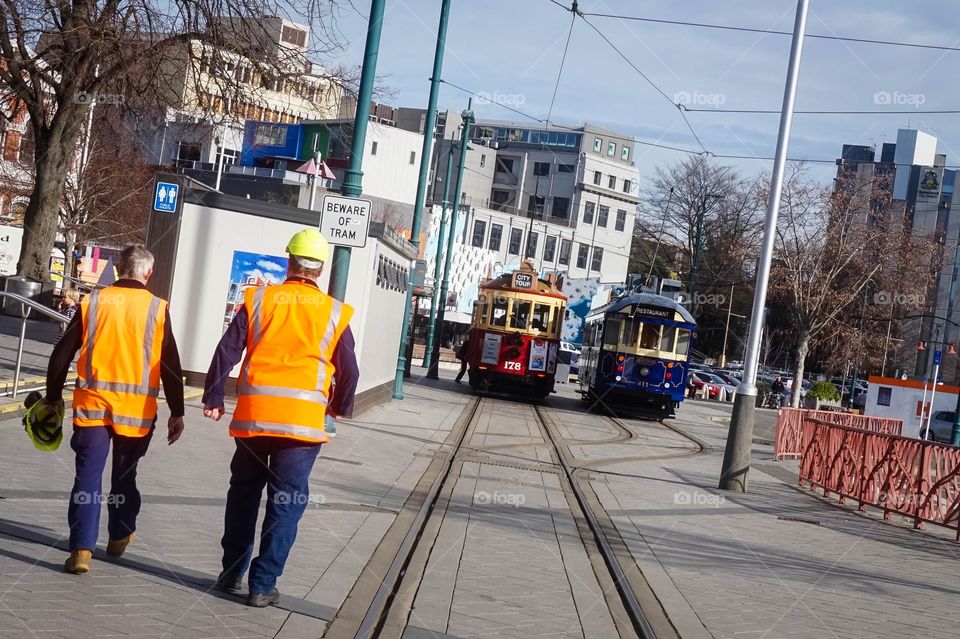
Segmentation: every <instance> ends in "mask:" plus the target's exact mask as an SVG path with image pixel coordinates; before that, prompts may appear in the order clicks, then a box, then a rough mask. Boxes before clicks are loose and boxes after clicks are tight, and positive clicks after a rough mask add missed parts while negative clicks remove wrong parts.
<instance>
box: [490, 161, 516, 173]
mask: <svg viewBox="0 0 960 639" xmlns="http://www.w3.org/2000/svg"><path fill="white" fill-rule="evenodd" d="M494 170H495V171H496V172H497V173H513V158H497V167H496V169H494Z"/></svg>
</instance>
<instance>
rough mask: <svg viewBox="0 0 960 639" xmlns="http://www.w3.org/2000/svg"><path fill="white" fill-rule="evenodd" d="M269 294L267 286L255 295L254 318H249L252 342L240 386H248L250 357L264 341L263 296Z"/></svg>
mask: <svg viewBox="0 0 960 639" xmlns="http://www.w3.org/2000/svg"><path fill="white" fill-rule="evenodd" d="M266 292H267V287H266V286H261V287H260V288H258V289H257V290H256V292H255V293H254V294H253V308H252V309H250V312H251V314H252V315H253V317H248V318H247V322H249V326H250V331H251V333H252V340H251V344H250V348H249V349H247V359H246V361H244V362H243V366H242V367H241V369H240V379H238V380H237V383H238V384H246V383H247V381H248V380H247V377H248V375H249V373H250V364H249V361H250V358H249V355H250V353H251V352H252V351H253V347H255V346H256V345H257V344H259V343H260V340H261V339H263V296H264V295H265V294H266Z"/></svg>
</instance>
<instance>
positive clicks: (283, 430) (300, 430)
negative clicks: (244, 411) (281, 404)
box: [230, 421, 326, 440]
mask: <svg viewBox="0 0 960 639" xmlns="http://www.w3.org/2000/svg"><path fill="white" fill-rule="evenodd" d="M230 430H233V431H242V432H245V433H263V434H265V435H292V436H294V437H306V438H307V439H317V440H319V439H325V438H326V436H325V435H324V431H323V429H322V428H311V427H310V426H294V425H293V424H274V423H272V422H255V421H249V422H238V421H234V422H232V423H231V424H230Z"/></svg>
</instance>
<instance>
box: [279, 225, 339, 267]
mask: <svg viewBox="0 0 960 639" xmlns="http://www.w3.org/2000/svg"><path fill="white" fill-rule="evenodd" d="M287 253H289V254H290V255H296V256H297V257H305V258H307V259H308V260H315V261H317V262H326V261H327V258H328V257H330V245H329V244H328V243H327V238H325V237H323V235H322V234H321V233H320V231H319V230H317V229H304V230H302V231H299V232H297V233H295V234H294V235H293V237H291V238H290V242H289V243H288V244H287Z"/></svg>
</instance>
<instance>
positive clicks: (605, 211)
mask: <svg viewBox="0 0 960 639" xmlns="http://www.w3.org/2000/svg"><path fill="white" fill-rule="evenodd" d="M609 217H610V207H609V206H603V205H602V204H601V205H600V214H599V215H598V216H597V226H602V227H603V228H607V220H608V219H609Z"/></svg>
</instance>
